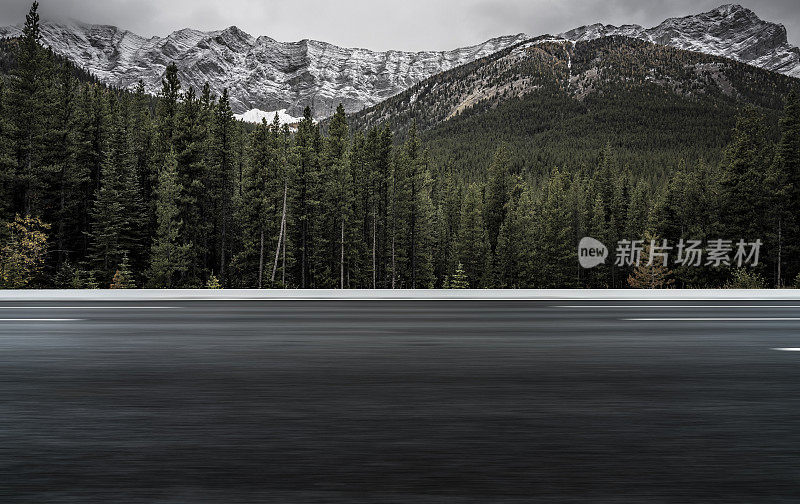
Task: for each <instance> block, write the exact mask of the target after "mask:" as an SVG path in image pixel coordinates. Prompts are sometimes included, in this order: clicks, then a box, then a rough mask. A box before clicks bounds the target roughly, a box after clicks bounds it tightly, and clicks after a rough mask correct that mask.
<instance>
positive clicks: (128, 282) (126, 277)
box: [110, 254, 136, 289]
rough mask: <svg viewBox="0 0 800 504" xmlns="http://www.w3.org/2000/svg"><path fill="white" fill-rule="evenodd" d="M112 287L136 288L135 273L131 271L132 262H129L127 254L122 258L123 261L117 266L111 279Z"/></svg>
mask: <svg viewBox="0 0 800 504" xmlns="http://www.w3.org/2000/svg"><path fill="white" fill-rule="evenodd" d="M110 288H111V289H135V288H136V282H135V281H134V279H133V273H132V272H131V267H130V263H129V262H128V255H127V254H126V255H125V256H124V257H123V258H122V263H121V264H120V265H119V268H117V271H116V272H115V273H114V277H113V278H112V280H111V287H110Z"/></svg>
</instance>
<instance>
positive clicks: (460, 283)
mask: <svg viewBox="0 0 800 504" xmlns="http://www.w3.org/2000/svg"><path fill="white" fill-rule="evenodd" d="M446 288H447V289H469V278H468V277H467V273H466V272H465V271H464V265H463V264H461V263H459V264H458V267H457V268H456V272H455V273H454V274H453V277H452V278H450V280H449V281H448V282H447V286H446Z"/></svg>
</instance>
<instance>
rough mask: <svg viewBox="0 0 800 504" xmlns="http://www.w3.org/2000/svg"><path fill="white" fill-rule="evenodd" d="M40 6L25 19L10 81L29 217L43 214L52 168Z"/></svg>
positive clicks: (19, 176) (21, 199) (19, 178)
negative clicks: (48, 156)
mask: <svg viewBox="0 0 800 504" xmlns="http://www.w3.org/2000/svg"><path fill="white" fill-rule="evenodd" d="M38 9H39V3H38V2H34V3H33V5H32V6H31V9H30V12H29V13H28V15H27V16H26V17H25V26H24V27H23V29H22V37H21V39H20V41H19V44H18V49H17V52H16V60H17V65H16V68H15V69H14V71H13V72H12V75H11V79H10V80H9V90H8V97H7V100H8V114H9V118H10V128H9V133H10V136H11V139H12V143H13V146H14V147H13V148H14V150H15V152H14V156H15V161H16V174H15V182H16V187H17V188H16V190H15V196H16V198H17V204H16V205H15V207H16V208H17V209H21V210H24V213H26V214H29V215H30V214H40V213H41V212H42V210H43V209H44V208H43V201H42V198H43V196H44V192H45V191H46V188H47V184H48V181H49V177H50V175H51V173H50V170H49V167H48V166H46V164H45V163H44V160H43V155H44V152H45V148H44V135H45V132H46V123H45V119H46V118H47V117H49V107H48V106H49V104H50V100H49V99H48V98H49V97H48V96H47V91H48V86H49V83H50V77H51V76H50V73H49V71H48V70H49V69H50V65H49V64H48V61H47V56H48V54H47V52H46V51H45V50H44V49H43V48H42V46H41V45H40V44H39V41H40V38H41V31H40V26H39V13H38Z"/></svg>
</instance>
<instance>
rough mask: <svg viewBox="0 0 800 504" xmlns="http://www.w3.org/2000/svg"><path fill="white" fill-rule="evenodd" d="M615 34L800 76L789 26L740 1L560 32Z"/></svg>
mask: <svg viewBox="0 0 800 504" xmlns="http://www.w3.org/2000/svg"><path fill="white" fill-rule="evenodd" d="M611 35H622V36H625V37H632V38H638V39H641V40H645V41H647V42H652V43H654V44H661V45H666V46H670V47H675V48H678V49H685V50H688V51H696V52H701V53H704V54H710V55H713V56H722V57H725V58H730V59H732V60H736V61H739V62H742V63H748V64H750V65H753V66H757V67H759V68H764V69H766V70H771V71H773V72H778V73H782V74H785V75H789V76H792V77H800V49H798V48H797V47H794V46H791V45H790V44H789V43H788V41H787V37H786V28H785V27H784V26H783V25H780V24H776V23H770V22H767V21H762V20H761V19H759V17H758V16H757V15H756V14H755V13H754V12H753V11H751V10H749V9H746V8H744V7H742V6H739V5H730V4H729V5H723V6H722V7H719V8H717V9H714V10H712V11H709V12H706V13H703V14H698V15H696V16H687V17H682V18H671V19H667V20H666V21H664V22H663V23H661V24H660V25H658V26H656V27H654V28H649V29H645V28H643V27H641V26H638V25H624V26H619V27H617V26H612V25H602V24H595V25H590V26H583V27H581V28H576V29H574V30H570V31H568V32H565V33H562V34H560V35H559V36H558V37H560V38H564V39H567V40H573V41H576V42H578V41H587V40H593V39H597V38H600V37H608V36H611Z"/></svg>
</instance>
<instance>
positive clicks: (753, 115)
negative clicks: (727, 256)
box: [721, 108, 772, 241]
mask: <svg viewBox="0 0 800 504" xmlns="http://www.w3.org/2000/svg"><path fill="white" fill-rule="evenodd" d="M770 150H771V149H770V146H769V145H768V141H767V137H766V128H765V126H764V123H763V119H762V117H761V116H760V115H759V114H758V112H757V111H756V110H755V109H753V108H749V109H747V110H746V111H745V112H744V114H743V115H742V116H740V117H739V121H738V122H737V124H736V129H735V130H734V133H733V140H732V142H731V144H730V145H729V146H728V148H727V149H726V150H725V154H724V159H723V162H722V170H723V172H722V181H721V182H722V191H723V194H724V197H723V201H724V206H723V207H722V219H723V223H724V224H725V229H724V231H725V233H726V236H728V237H729V238H728V239H731V240H737V241H738V240H739V239H747V240H755V239H756V238H759V237H761V233H762V232H763V230H764V229H766V227H765V217H766V215H767V208H768V205H767V202H768V194H767V192H766V181H765V173H766V169H765V168H766V167H768V166H769V164H770V160H771V158H772V153H771V152H770Z"/></svg>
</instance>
